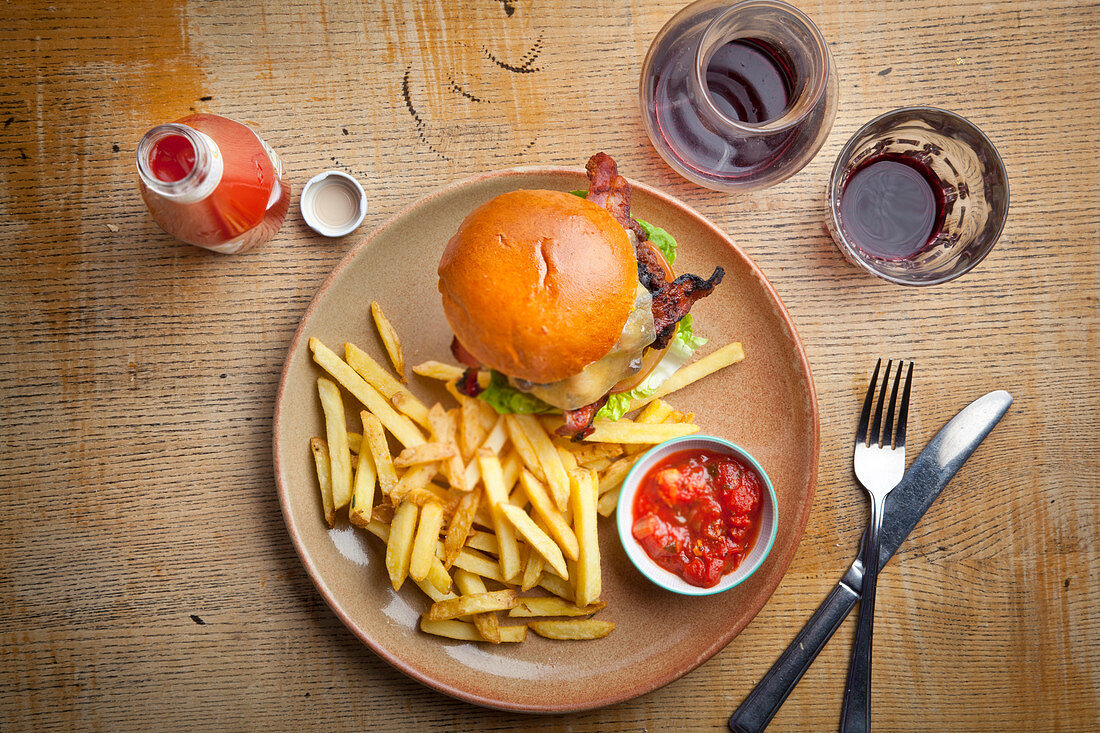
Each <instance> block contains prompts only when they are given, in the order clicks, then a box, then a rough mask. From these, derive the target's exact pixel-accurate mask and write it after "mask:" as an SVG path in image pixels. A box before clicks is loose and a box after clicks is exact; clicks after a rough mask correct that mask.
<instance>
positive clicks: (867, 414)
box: [856, 359, 882, 443]
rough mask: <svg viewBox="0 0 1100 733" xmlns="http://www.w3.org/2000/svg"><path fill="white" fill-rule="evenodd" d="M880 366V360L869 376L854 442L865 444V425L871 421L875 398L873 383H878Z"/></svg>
mask: <svg viewBox="0 0 1100 733" xmlns="http://www.w3.org/2000/svg"><path fill="white" fill-rule="evenodd" d="M881 366H882V359H879V360H878V363H877V364H875V373H874V374H872V375H871V383H870V384H868V385H867V396H866V397H864V398H863V411H862V412H860V413H859V427H858V428H856V442H857V443H866V442H867V423H868V422H870V421H871V401H872V400H873V399H874V397H875V383H876V382H878V370H879V368H880V367H881Z"/></svg>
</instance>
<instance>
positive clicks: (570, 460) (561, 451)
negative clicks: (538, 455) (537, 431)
mask: <svg viewBox="0 0 1100 733" xmlns="http://www.w3.org/2000/svg"><path fill="white" fill-rule="evenodd" d="M554 447H555V448H557V449H558V458H560V459H561V466H562V468H564V469H565V472H566V473H569V472H570V471H575V470H577V459H576V458H575V457H574V456H573V453H572V452H571V451H570V450H569V449H568V448H566V447H564V446H560V445H556V446H554Z"/></svg>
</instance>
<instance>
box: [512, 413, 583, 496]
mask: <svg viewBox="0 0 1100 733" xmlns="http://www.w3.org/2000/svg"><path fill="white" fill-rule="evenodd" d="M513 417H514V418H515V420H516V423H518V425H519V427H520V429H521V430H522V431H523V434H524V435H525V436H526V437H527V440H528V441H529V442H530V443H531V448H532V449H534V451H535V455H537V456H538V459H539V465H540V466H542V470H543V473H544V474H545V475H546V483H547V484H548V485H549V487H550V493H551V495H552V496H553V497H554V503H555V504H557V505H558V509H562V510H564V509H565V506H566V504H568V503H569V475H568V474H567V473H566V472H565V467H564V466H562V464H561V457H560V456H559V455H558V451H557V449H556V448H555V447H554V444H553V443H552V442H550V436H549V435H547V434H546V431H544V430H543V429H542V424H541V423H539V421H538V420H536V419H535V418H534V417H533V416H532V415H513Z"/></svg>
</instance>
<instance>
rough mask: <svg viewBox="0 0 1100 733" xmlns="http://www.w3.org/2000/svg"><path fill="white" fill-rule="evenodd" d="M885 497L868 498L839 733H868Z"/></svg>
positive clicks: (869, 727)
mask: <svg viewBox="0 0 1100 733" xmlns="http://www.w3.org/2000/svg"><path fill="white" fill-rule="evenodd" d="M884 503H885V497H881V498H879V497H876V496H874V495H872V496H871V526H870V528H869V531H868V533H867V534H868V537H867V545H866V547H865V548H864V555H863V585H862V592H861V594H860V601H859V621H858V622H857V624H856V640H855V643H854V644H853V646H852V660H851V663H850V664H849V666H848V684H847V686H846V688H845V690H844V709H843V712H842V713H841V716H840V730H841V733H869V732H870V730H871V650H872V647H873V644H872V640H873V638H874V637H873V636H872V631H873V630H874V624H875V590H876V587H877V585H878V565H879V564H878V562H877V560H878V555H879V530H880V529H882V515H883V505H884Z"/></svg>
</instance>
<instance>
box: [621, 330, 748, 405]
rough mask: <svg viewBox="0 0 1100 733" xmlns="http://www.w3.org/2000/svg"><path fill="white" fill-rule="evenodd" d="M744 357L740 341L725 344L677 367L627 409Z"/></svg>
mask: <svg viewBox="0 0 1100 733" xmlns="http://www.w3.org/2000/svg"><path fill="white" fill-rule="evenodd" d="M744 358H745V351H744V349H743V348H742V347H741V342H740V341H734V342H733V343H730V344H726V345H725V346H723V347H722V348H720V349H718V350H717V351H715V352H713V353H710V354H707V355H706V356H704V357H703V358H702V359H700V360H699V361H696V362H692V363H691V364H686V365H684V366H682V367H680V368H679V369H677V370H676V371H675V372H674V373H673V375H672V376H671V377H669V378H668V379H667V380H665V382H664V384H662V385H661V386H660V387H658V388H657V391H656V392H654V393H653V394H651V395H650V396H648V397H646V398H644V399H641V400H634V401H633V402H631V403H630V407H629V409H628V411H629V410H636V409H638V408H639V407H641V406H642V405H644V404H645V403H647V402H652V401H653V400H656V399H660V398H661V397H664V396H665V395H668V394H671V393H673V392H675V391H676V390H678V389H683V388H684V387H686V386H688V385H689V384H691V383H692V382H695V381H698V380H700V379H702V378H703V377H705V376H707V375H710V374H713V373H714V372H716V371H718V370H720V369H724V368H726V367H728V366H730V365H731V364H736V363H737V362H739V361H741V360H742V359H744Z"/></svg>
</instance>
